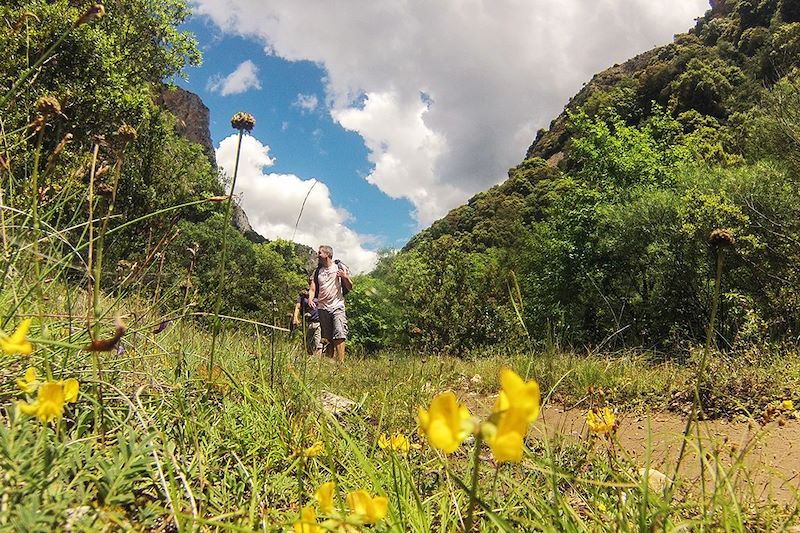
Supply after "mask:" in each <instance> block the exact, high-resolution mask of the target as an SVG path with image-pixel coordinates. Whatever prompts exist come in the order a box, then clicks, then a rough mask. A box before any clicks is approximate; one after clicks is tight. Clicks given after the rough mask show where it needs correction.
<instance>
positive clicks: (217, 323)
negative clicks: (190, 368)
mask: <svg viewBox="0 0 800 533" xmlns="http://www.w3.org/2000/svg"><path fill="white" fill-rule="evenodd" d="M239 115H240V114H239V113H237V114H236V115H235V116H234V119H233V121H232V124H233V126H234V127H235V128H237V129H238V130H239V140H238V143H237V145H236V161H235V163H234V164H233V180H232V181H231V190H230V192H229V193H228V199H227V204H226V206H225V220H223V224H222V251H221V253H220V262H219V275H218V276H217V296H216V300H215V301H214V326H213V330H212V335H211V353H210V354H209V356H208V376H209V377H210V376H211V375H212V369H213V368H214V352H215V350H216V347H217V337H219V334H220V330H221V329H222V320H220V317H219V314H220V310H221V309H222V287H223V284H224V281H225V260H226V255H227V249H228V226H229V225H230V224H231V214H232V211H233V192H234V190H235V189H236V177H237V175H238V173H239V155H240V154H241V151H242V137H243V136H244V131H245V129H247V130H248V131H249V130H250V129H252V125H250V127H249V128H247V125H245V124H241V123H237V122H236V118H237V117H238V116H239ZM250 118H251V119H252V117H250ZM208 387H209V391H210V390H211V381H210V380H209V383H208Z"/></svg>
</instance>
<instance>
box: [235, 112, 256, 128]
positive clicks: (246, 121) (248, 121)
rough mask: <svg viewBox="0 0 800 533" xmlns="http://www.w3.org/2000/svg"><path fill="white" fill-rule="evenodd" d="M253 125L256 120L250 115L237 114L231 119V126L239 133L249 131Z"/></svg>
mask: <svg viewBox="0 0 800 533" xmlns="http://www.w3.org/2000/svg"><path fill="white" fill-rule="evenodd" d="M255 125H256V119H255V118H253V115H251V114H250V113H244V112H239V113H236V114H235V115H233V118H232V119H231V126H232V127H233V128H234V129H237V130H239V131H241V130H244V131H251V130H252V129H253V128H254V127H255Z"/></svg>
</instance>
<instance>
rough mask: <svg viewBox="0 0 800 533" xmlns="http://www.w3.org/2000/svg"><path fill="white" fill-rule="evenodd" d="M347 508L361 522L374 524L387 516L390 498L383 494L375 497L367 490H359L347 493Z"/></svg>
mask: <svg viewBox="0 0 800 533" xmlns="http://www.w3.org/2000/svg"><path fill="white" fill-rule="evenodd" d="M347 508H348V509H350V512H351V513H352V515H353V516H354V517H355V518H357V519H359V520H360V521H361V522H363V523H365V524H374V523H375V522H378V521H380V520H383V519H384V518H386V514H387V513H388V511H389V500H387V499H386V498H385V497H383V496H375V497H374V498H373V497H372V496H370V495H369V493H368V492H367V491H365V490H357V491H355V492H350V493H348V494H347Z"/></svg>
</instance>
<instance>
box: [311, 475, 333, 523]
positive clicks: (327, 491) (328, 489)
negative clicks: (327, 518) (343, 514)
mask: <svg viewBox="0 0 800 533" xmlns="http://www.w3.org/2000/svg"><path fill="white" fill-rule="evenodd" d="M335 490H336V483H334V482H333V481H328V482H327V483H323V484H322V485H320V487H319V488H318V489H317V491H316V492H315V493H314V498H316V500H317V501H318V502H319V511H320V512H321V513H322V514H324V515H330V514H333V494H334V491H335Z"/></svg>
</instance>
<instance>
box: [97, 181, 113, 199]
mask: <svg viewBox="0 0 800 533" xmlns="http://www.w3.org/2000/svg"><path fill="white" fill-rule="evenodd" d="M94 192H95V193H96V194H97V195H98V196H112V195H113V194H114V188H113V187H112V186H111V184H110V183H98V184H97V187H95V188H94Z"/></svg>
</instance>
